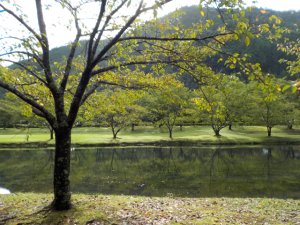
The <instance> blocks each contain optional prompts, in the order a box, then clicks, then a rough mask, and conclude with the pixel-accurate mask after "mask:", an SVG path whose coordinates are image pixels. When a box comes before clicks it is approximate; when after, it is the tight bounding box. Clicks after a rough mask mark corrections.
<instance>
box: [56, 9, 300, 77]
mask: <svg viewBox="0 0 300 225" xmlns="http://www.w3.org/2000/svg"><path fill="white" fill-rule="evenodd" d="M181 10H182V14H181V15H180V17H179V20H178V23H180V24H182V25H183V27H190V26H191V25H192V24H193V23H196V22H197V21H199V20H203V17H202V16H201V15H200V13H199V8H198V6H191V7H184V8H182V9H181ZM205 13H206V14H205V17H204V19H213V20H215V21H217V19H216V18H217V16H218V14H217V11H216V10H209V9H207V10H206V12H205ZM271 15H276V16H278V17H280V18H282V21H283V23H282V27H286V28H289V29H290V30H291V33H290V34H288V36H289V37H290V38H291V39H292V40H295V39H297V38H298V37H299V36H300V20H299V18H300V12H296V11H287V12H279V11H272V10H262V9H257V8H255V9H253V10H252V12H251V15H249V16H248V17H249V19H250V20H253V22H255V23H259V22H260V21H266V20H268V18H269V17H270V16H271ZM167 17H168V16H167ZM162 19H164V18H162ZM257 20H258V21H257ZM212 32H213V31H212ZM224 48H225V49H224V50H225V51H227V52H228V51H229V52H237V50H238V51H239V52H241V53H247V54H249V55H251V60H252V62H258V63H260V64H261V66H262V69H263V71H264V72H266V73H271V74H274V75H275V76H277V77H286V76H288V74H287V73H286V71H285V65H284V64H281V63H279V62H278V61H279V60H280V59H282V58H283V57H286V56H285V55H284V53H282V52H280V51H278V50H277V43H275V42H273V43H271V42H270V41H268V40H266V39H263V38H260V39H254V40H252V41H251V44H250V45H249V46H248V47H246V46H245V44H244V43H243V42H240V43H237V42H234V44H232V45H227V46H224ZM85 49H86V44H85V42H84V41H83V42H81V45H80V48H78V50H77V52H76V54H77V55H79V54H84V53H85ZM68 52H69V47H68V46H62V47H58V48H54V49H52V50H51V53H50V55H51V61H52V62H55V61H57V62H59V61H61V60H63V58H64V57H65V56H66V55H67V54H68ZM209 63H210V65H211V66H212V68H215V69H216V70H217V69H218V68H219V67H222V68H223V69H224V67H223V66H219V65H218V63H217V62H216V60H211V61H210V62H209ZM227 72H229V73H230V71H227Z"/></svg>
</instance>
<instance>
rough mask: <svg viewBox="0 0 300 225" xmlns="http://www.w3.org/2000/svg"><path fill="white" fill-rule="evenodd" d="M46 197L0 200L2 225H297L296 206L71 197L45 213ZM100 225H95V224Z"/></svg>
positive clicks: (262, 202)
mask: <svg viewBox="0 0 300 225" xmlns="http://www.w3.org/2000/svg"><path fill="white" fill-rule="evenodd" d="M51 199H52V196H51V195H49V194H33V193H26V194H24V193H17V194H14V195H7V196H0V224H4V223H5V224H8V225H9V224H47V225H52V224H297V222H299V221H300V214H299V211H300V201H299V200H291V199H287V200H281V199H264V198H198V199H195V198H173V197H172V196H167V197H163V198H149V197H132V196H108V195H83V194H75V195H73V208H72V209H71V210H69V211H64V212H53V211H50V210H47V209H46V208H45V206H47V205H49V204H50V202H51ZM97 222H98V223H97Z"/></svg>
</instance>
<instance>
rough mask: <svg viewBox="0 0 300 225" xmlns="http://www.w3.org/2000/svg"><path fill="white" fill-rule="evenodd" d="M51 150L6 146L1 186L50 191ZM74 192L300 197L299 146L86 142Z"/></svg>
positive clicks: (75, 158) (76, 154)
mask: <svg viewBox="0 0 300 225" xmlns="http://www.w3.org/2000/svg"><path fill="white" fill-rule="evenodd" d="M53 158H54V152H53V151H52V150H42V149H40V150H35V151H32V150H22V151H16V150H1V151H0V187H3V188H6V189H9V190H10V191H11V192H51V191H52V171H53ZM71 185H72V192H81V193H105V194H125V195H145V196H181V197H221V196H223V197H275V198H295V199H300V146H276V147H229V146H223V147H197V148H196V147H195V148H194V147H172V148H171V147H168V148H157V147H156V148H138V147H137V148H82V149H74V150H73V151H72V169H71Z"/></svg>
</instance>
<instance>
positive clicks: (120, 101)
mask: <svg viewBox="0 0 300 225" xmlns="http://www.w3.org/2000/svg"><path fill="white" fill-rule="evenodd" d="M139 97H140V93H138V92H137V91H134V90H124V89H121V88H114V89H106V90H105V91H101V92H98V93H96V94H95V95H93V97H91V99H90V100H89V102H88V104H86V106H85V107H84V109H85V117H87V118H92V119H93V120H94V121H96V122H97V123H100V124H101V125H103V126H109V127H110V128H111V131H112V134H113V139H116V138H117V135H118V133H119V132H120V131H121V130H122V129H124V128H125V127H128V126H130V125H131V124H133V123H138V122H139V121H140V120H141V117H142V116H143V113H144V109H143V108H142V107H141V106H139V105H138V104H137V100H138V99H139Z"/></svg>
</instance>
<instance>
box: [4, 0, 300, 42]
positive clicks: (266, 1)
mask: <svg viewBox="0 0 300 225" xmlns="http://www.w3.org/2000/svg"><path fill="white" fill-rule="evenodd" d="M6 1H7V0H0V3H2V2H6ZM72 1H73V2H76V1H79V0H72ZM199 1H200V0H173V1H172V2H171V3H168V4H166V5H165V6H164V7H163V9H162V10H159V12H158V16H159V17H161V16H164V15H166V14H168V13H170V12H172V11H174V10H176V9H177V8H181V7H183V6H191V5H197V4H199ZM46 2H47V3H48V2H49V3H50V2H52V1H49V0H48V1H46ZM53 2H54V1H53ZM133 2H137V0H136V1H133ZM145 2H146V3H147V4H151V2H154V0H147V1H146V0H145ZM245 2H246V3H247V5H249V6H250V5H255V6H257V7H262V8H266V9H273V10H300V0H257V2H256V3H253V0H245ZM13 3H16V4H19V5H20V6H21V7H22V8H24V11H25V13H26V14H28V15H29V17H28V20H29V21H30V22H31V23H33V24H35V25H37V24H36V16H35V15H36V12H35V10H34V5H32V3H34V1H33V0H11V1H10V3H6V5H9V6H10V7H13ZM54 7H55V6H54ZM131 8H133V9H134V8H136V5H135V4H132V7H131ZM55 9H56V8H55ZM92 11H93V9H91V10H90V9H87V10H86V12H87V14H88V16H87V17H86V18H85V21H86V22H87V24H88V23H89V20H90V21H92V20H91V18H88V17H89V13H91V12H92ZM49 12H50V11H49ZM54 12H55V15H54V16H53V11H51V14H50V13H48V12H47V11H45V14H46V17H47V18H46V19H47V21H46V23H47V24H48V27H47V30H48V34H49V35H50V36H51V38H52V39H51V41H50V45H51V47H58V46H61V45H65V44H67V43H68V42H70V41H71V40H72V39H73V38H74V30H73V31H69V30H67V29H66V26H65V25H66V24H63V25H62V24H61V21H67V20H68V19H66V18H67V15H66V13H65V12H62V11H60V10H59V8H57V9H56V10H55V11H54ZM132 12H133V11H132ZM132 12H131V13H132ZM47 13H48V14H47ZM127 13H130V10H128V9H127ZM142 19H147V16H143V17H142ZM0 21H1V22H0V30H1V32H0V38H1V35H4V33H5V31H9V33H11V32H13V33H15V35H16V36H19V35H21V34H22V33H20V32H19V33H17V30H18V29H17V26H18V24H17V22H16V21H13V20H12V19H11V17H9V16H8V14H7V13H5V12H0ZM49 24H50V25H49ZM3 31H4V32H3ZM0 44H1V43H0Z"/></svg>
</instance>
